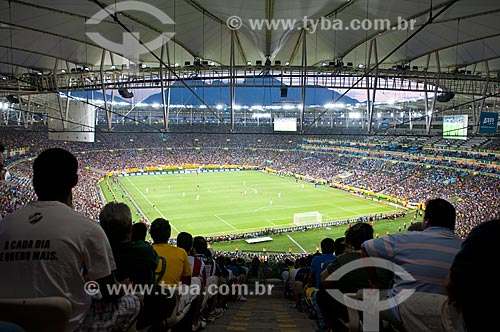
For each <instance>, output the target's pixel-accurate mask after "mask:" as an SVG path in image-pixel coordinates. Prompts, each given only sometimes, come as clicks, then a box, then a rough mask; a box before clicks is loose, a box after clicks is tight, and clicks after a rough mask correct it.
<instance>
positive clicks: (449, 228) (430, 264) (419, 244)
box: [362, 198, 462, 330]
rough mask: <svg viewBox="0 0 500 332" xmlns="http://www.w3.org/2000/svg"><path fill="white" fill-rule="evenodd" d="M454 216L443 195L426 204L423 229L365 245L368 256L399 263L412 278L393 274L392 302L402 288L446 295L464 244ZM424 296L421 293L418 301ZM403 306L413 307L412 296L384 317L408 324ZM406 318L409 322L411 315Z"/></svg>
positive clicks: (394, 235)
mask: <svg viewBox="0 0 500 332" xmlns="http://www.w3.org/2000/svg"><path fill="white" fill-rule="evenodd" d="M455 219H456V212H455V207H454V206H453V205H452V204H451V203H450V202H448V201H446V200H444V199H440V198H437V199H431V200H429V201H428V202H427V203H426V207H425V212H424V220H423V227H424V230H423V231H421V232H402V233H396V234H390V235H387V236H384V237H381V238H379V239H373V240H369V241H366V242H365V243H364V244H363V246H362V249H363V254H364V255H365V256H368V257H378V258H382V259H386V260H388V261H391V262H393V263H395V264H398V265H399V266H400V267H402V268H403V269H404V270H405V271H406V272H408V273H409V274H410V276H411V277H412V278H408V277H406V278H405V279H403V278H402V275H401V274H394V280H393V285H392V287H391V288H390V289H389V290H388V292H387V297H388V299H389V301H391V298H393V297H394V296H396V295H397V294H399V293H400V292H401V291H402V290H411V291H415V292H418V293H422V292H423V293H432V294H440V295H446V289H445V286H444V285H445V279H446V277H447V275H448V273H449V270H450V267H451V264H452V262H453V259H454V257H455V255H456V253H457V252H458V250H459V249H460V246H461V243H462V240H460V239H459V238H457V237H456V235H455V234H454V230H455ZM369 270H370V269H369ZM369 276H370V281H371V283H372V285H373V286H374V287H377V285H378V280H377V277H376V275H374V274H373V271H371V272H369ZM411 279H413V280H411ZM415 298H416V299H417V297H415ZM421 298H422V297H421V296H419V298H418V299H419V301H420V299H421ZM436 298H437V297H436ZM401 306H404V307H411V306H412V297H410V298H409V299H407V300H406V301H404V302H403V303H402V304H400V305H399V306H398V305H394V306H393V307H392V310H390V312H389V311H388V312H385V314H386V315H385V317H384V318H386V319H387V320H389V321H390V322H391V323H393V324H394V325H395V326H401V322H403V324H404V323H405V319H402V317H401V315H400V307H401ZM436 314H438V313H436ZM406 320H407V321H410V317H408V318H406ZM429 321H431V318H430V317H427V320H425V319H423V320H422V324H423V325H422V326H421V328H422V329H423V330H426V329H427V328H426V326H425V324H426V323H427V322H429Z"/></svg>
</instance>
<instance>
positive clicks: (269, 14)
mask: <svg viewBox="0 0 500 332" xmlns="http://www.w3.org/2000/svg"><path fill="white" fill-rule="evenodd" d="M273 17H274V0H266V20H267V22H271V20H272V19H273ZM272 39H273V32H272V30H271V29H266V54H265V55H266V56H270V55H271V42H272Z"/></svg>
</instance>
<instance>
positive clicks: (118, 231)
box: [99, 202, 132, 243]
mask: <svg viewBox="0 0 500 332" xmlns="http://www.w3.org/2000/svg"><path fill="white" fill-rule="evenodd" d="M99 222H100V224H101V227H102V229H103V230H104V232H105V233H106V236H107V237H108V239H109V242H111V243H117V242H122V241H125V240H127V236H128V235H129V234H130V232H131V227H132V214H131V212H130V208H129V207H128V205H127V204H125V203H117V202H110V203H108V204H106V205H105V206H104V207H103V208H102V210H101V212H100V213H99Z"/></svg>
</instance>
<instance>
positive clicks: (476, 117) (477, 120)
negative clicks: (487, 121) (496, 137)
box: [473, 61, 490, 134]
mask: <svg viewBox="0 0 500 332" xmlns="http://www.w3.org/2000/svg"><path fill="white" fill-rule="evenodd" d="M483 69H486V81H485V82H484V85H483V98H482V100H481V105H480V106H479V108H478V109H477V111H476V109H475V108H474V113H473V115H474V132H475V133H476V134H478V133H479V129H480V125H481V123H480V119H481V114H482V113H483V110H484V104H485V103H486V98H487V94H488V85H489V83H490V66H489V65H488V61H485V62H484V67H483Z"/></svg>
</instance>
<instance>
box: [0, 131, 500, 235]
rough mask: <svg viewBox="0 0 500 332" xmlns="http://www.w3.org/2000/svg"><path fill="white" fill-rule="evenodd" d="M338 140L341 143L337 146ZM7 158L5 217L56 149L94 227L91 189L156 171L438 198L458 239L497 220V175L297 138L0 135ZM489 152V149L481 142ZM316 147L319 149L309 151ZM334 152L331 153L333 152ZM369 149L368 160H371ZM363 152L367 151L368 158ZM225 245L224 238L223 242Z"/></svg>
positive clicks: (95, 196)
mask: <svg viewBox="0 0 500 332" xmlns="http://www.w3.org/2000/svg"><path fill="white" fill-rule="evenodd" d="M336 139H339V141H341V142H343V143H342V144H339V146H338V147H340V148H342V147H343V146H345V147H352V146H351V145H352V144H349V143H348V142H347V141H346V140H347V139H349V137H336ZM342 139H345V140H344V141H342ZM0 140H2V141H3V142H5V145H6V147H7V148H8V150H9V149H10V150H14V149H16V148H21V147H25V148H27V149H26V151H25V154H24V155H22V156H11V157H10V158H7V160H6V162H5V164H6V165H9V164H11V166H10V167H9V172H10V174H11V176H10V180H9V181H8V182H4V183H2V184H1V187H0V191H1V192H2V197H1V199H0V209H1V212H2V215H6V214H7V213H10V212H12V211H14V210H16V209H17V208H19V207H21V206H23V205H25V204H26V203H27V202H29V201H31V200H33V199H35V194H34V192H33V190H32V187H31V181H30V178H31V162H30V161H29V160H28V159H26V158H27V157H31V156H36V155H37V153H38V152H39V151H41V150H43V149H45V148H47V147H63V148H66V149H68V150H70V151H72V152H74V153H75V155H76V156H77V158H78V161H79V165H80V169H79V178H80V180H79V183H78V185H77V186H76V187H75V190H74V201H73V204H74V208H75V209H76V211H79V212H81V213H83V214H84V215H86V216H88V217H90V218H92V219H94V220H96V219H97V218H98V214H99V211H100V209H101V208H102V204H103V203H102V200H101V197H100V194H99V190H98V186H97V182H98V181H99V179H100V178H103V177H104V176H105V174H106V173H107V172H108V171H117V170H124V169H128V168H134V167H138V168H145V167H148V166H157V165H182V164H196V165H210V164H216V165H251V166H255V167H258V168H265V167H269V168H271V169H273V170H275V171H277V172H278V173H279V174H281V175H298V174H300V175H303V176H304V177H305V178H306V179H310V180H311V181H314V180H315V179H324V180H325V181H327V183H337V184H341V185H345V186H352V187H356V188H361V189H365V190H368V191H372V192H374V193H382V194H385V195H389V196H393V197H396V198H398V199H401V200H403V201H406V202H415V203H418V202H424V201H425V200H426V199H428V198H431V197H437V196H439V197H444V198H447V199H449V200H451V201H453V202H455V203H456V206H457V211H458V222H457V232H458V234H460V235H461V236H465V235H466V234H467V232H468V230H469V229H470V228H471V227H473V226H474V225H476V224H477V223H479V222H481V221H483V220H486V219H491V218H494V217H498V215H496V214H497V213H498V212H497V211H498V209H497V207H498V204H499V203H500V201H499V200H500V198H499V197H500V195H499V187H500V186H498V181H499V179H498V174H495V173H498V172H500V171H499V170H498V168H496V169H493V168H490V167H486V166H484V165H482V164H470V163H469V164H460V163H458V162H455V163H450V161H447V160H444V159H443V160H427V159H425V157H421V156H419V155H416V154H409V155H403V154H398V155H391V154H386V153H385V152H384V154H383V155H375V156H373V155H370V153H366V151H361V152H360V151H357V152H353V151H352V150H348V151H344V153H340V152H332V153H325V152H324V151H322V150H321V149H314V150H305V149H304V141H303V139H302V138H301V137H300V136H298V135H270V134H259V135H241V134H239V135H236V134H233V135H230V134H203V133H169V134H166V133H106V132H100V133H98V134H97V138H96V142H95V143H82V142H65V141H51V140H48V138H47V133H46V132H45V133H44V132H40V131H33V132H29V131H23V130H19V131H17V130H16V131H15V132H14V134H13V132H12V131H7V130H2V131H0ZM488 144H489V147H491V146H492V144H493V146H494V143H491V142H488ZM314 145H315V146H316V147H321V146H322V145H321V144H314ZM336 148H337V147H336ZM377 149H378V150H380V149H379V148H374V150H373V151H374V152H377ZM368 152H369V151H368ZM222 238H225V237H222Z"/></svg>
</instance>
